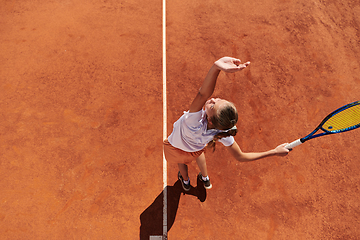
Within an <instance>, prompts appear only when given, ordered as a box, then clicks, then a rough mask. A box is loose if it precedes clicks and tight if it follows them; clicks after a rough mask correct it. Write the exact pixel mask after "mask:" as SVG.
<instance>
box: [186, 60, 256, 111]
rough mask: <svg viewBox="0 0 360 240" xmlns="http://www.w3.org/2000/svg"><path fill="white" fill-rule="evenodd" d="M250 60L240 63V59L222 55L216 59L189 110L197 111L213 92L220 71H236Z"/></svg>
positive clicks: (245, 65)
mask: <svg viewBox="0 0 360 240" xmlns="http://www.w3.org/2000/svg"><path fill="white" fill-rule="evenodd" d="M249 64H250V62H246V63H243V64H241V61H240V59H236V58H231V57H223V58H220V59H219V60H217V61H216V62H215V63H214V64H213V65H212V67H211V68H210V70H209V72H208V74H207V75H206V77H205V80H204V82H203V84H202V86H201V88H200V89H199V92H198V93H197V95H196V97H195V99H194V100H193V102H192V103H191V105H190V108H189V111H190V112H198V111H200V110H201V109H202V107H203V106H204V104H205V102H206V101H207V100H208V99H209V98H210V97H211V95H212V94H213V92H214V89H215V85H216V80H217V78H218V76H219V73H220V71H224V72H230V73H231V72H237V71H240V70H242V69H244V68H246V67H247V66H248V65H249Z"/></svg>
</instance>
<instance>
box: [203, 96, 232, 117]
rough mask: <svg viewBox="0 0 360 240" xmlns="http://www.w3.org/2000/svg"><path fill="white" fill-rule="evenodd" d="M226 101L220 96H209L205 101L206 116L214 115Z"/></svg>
mask: <svg viewBox="0 0 360 240" xmlns="http://www.w3.org/2000/svg"><path fill="white" fill-rule="evenodd" d="M227 103H228V101H226V100H224V99H221V98H210V99H209V100H207V101H206V103H205V112H206V115H207V116H208V118H209V119H210V118H211V117H213V116H214V115H216V114H217V112H218V111H219V110H220V109H221V108H222V107H224V106H225V105H226V104H227Z"/></svg>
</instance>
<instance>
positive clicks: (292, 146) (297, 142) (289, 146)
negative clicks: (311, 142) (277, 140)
mask: <svg viewBox="0 0 360 240" xmlns="http://www.w3.org/2000/svg"><path fill="white" fill-rule="evenodd" d="M300 144H302V142H301V140H300V139H298V140H295V141H293V142H292V143H289V144H288V145H286V146H285V148H287V149H289V150H290V149H293V148H294V147H296V146H299V145H300Z"/></svg>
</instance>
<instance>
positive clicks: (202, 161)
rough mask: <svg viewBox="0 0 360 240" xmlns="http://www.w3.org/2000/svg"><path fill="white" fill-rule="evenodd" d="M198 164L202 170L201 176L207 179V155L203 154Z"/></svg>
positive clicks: (197, 161)
mask: <svg viewBox="0 0 360 240" xmlns="http://www.w3.org/2000/svg"><path fill="white" fill-rule="evenodd" d="M196 163H197V165H198V166H199V168H200V172H201V175H203V176H204V177H206V176H207V175H208V171H207V167H206V158H205V153H202V154H201V155H200V156H199V157H198V158H197V159H196Z"/></svg>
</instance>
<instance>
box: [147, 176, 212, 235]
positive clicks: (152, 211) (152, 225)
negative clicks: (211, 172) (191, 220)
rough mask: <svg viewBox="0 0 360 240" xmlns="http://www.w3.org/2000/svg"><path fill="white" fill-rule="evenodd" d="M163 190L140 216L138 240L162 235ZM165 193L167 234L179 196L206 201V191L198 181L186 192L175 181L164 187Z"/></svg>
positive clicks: (177, 206) (178, 181)
mask: <svg viewBox="0 0 360 240" xmlns="http://www.w3.org/2000/svg"><path fill="white" fill-rule="evenodd" d="M164 190H165V189H164ZM164 190H163V191H162V192H161V193H160V194H159V195H158V196H157V197H156V198H155V200H154V201H153V202H152V204H151V205H150V206H149V207H148V208H146V209H145V210H144V211H143V212H142V213H141V214H140V223H141V226H140V240H145V239H146V240H149V238H150V236H160V235H162V234H163V199H164ZM166 192H167V231H168V232H169V231H170V229H171V227H172V226H173V224H174V222H175V218H176V213H177V210H178V208H179V201H180V196H181V194H183V195H191V196H195V197H197V198H198V199H199V200H200V201H201V202H204V201H205V200H206V189H205V188H204V186H203V183H202V182H201V181H200V180H199V179H197V186H196V187H193V186H191V189H190V191H188V192H185V191H184V190H183V188H182V186H181V182H180V180H177V181H176V182H175V183H174V185H173V186H166Z"/></svg>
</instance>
